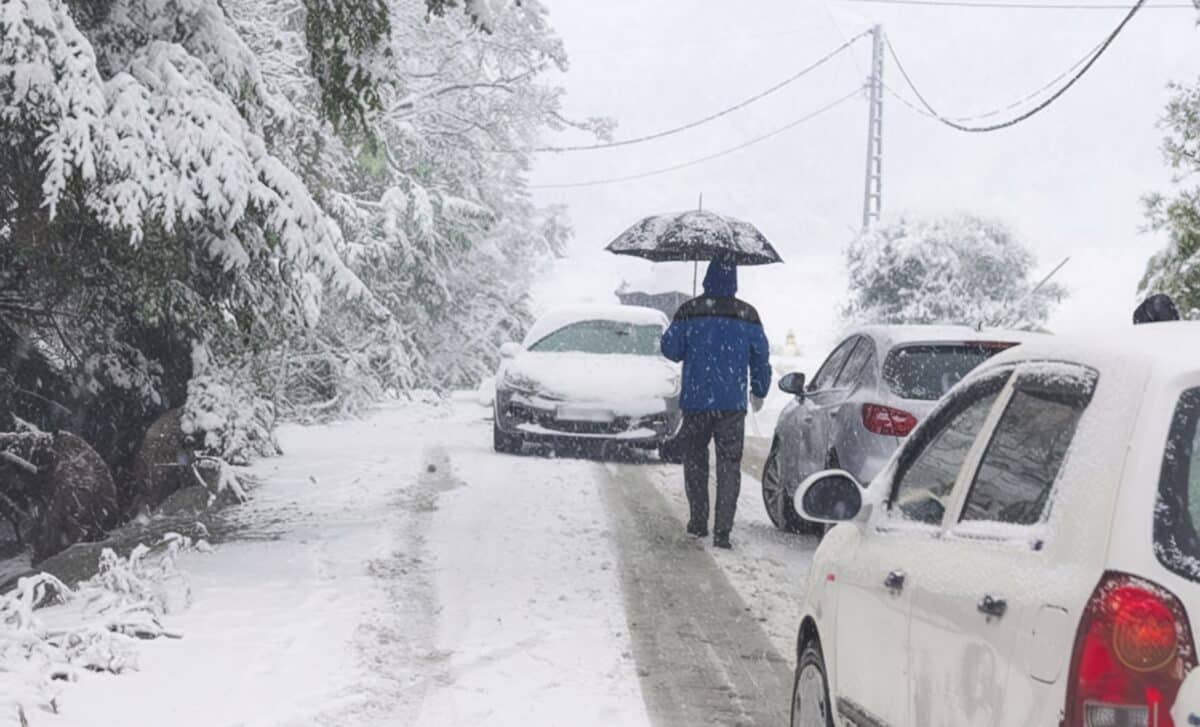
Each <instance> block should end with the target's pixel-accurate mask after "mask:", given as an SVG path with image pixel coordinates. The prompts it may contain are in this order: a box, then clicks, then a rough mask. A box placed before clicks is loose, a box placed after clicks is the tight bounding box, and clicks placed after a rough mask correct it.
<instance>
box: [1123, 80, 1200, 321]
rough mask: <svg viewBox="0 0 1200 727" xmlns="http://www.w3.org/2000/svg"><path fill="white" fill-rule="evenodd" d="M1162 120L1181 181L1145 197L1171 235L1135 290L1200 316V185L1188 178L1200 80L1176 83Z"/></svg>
mask: <svg viewBox="0 0 1200 727" xmlns="http://www.w3.org/2000/svg"><path fill="white" fill-rule="evenodd" d="M1173 88H1174V91H1175V97H1174V98H1172V99H1171V102H1170V103H1169V104H1168V105H1167V114H1166V117H1165V118H1164V120H1163V124H1164V126H1165V127H1166V128H1167V130H1168V136H1167V138H1166V140H1165V141H1164V142H1163V153H1164V155H1165V156H1166V159H1167V163H1168V164H1170V165H1171V168H1172V169H1174V170H1175V173H1176V176H1177V179H1178V181H1179V184H1178V186H1177V188H1176V189H1175V190H1174V192H1173V193H1172V194H1171V195H1169V196H1168V195H1163V194H1155V195H1151V196H1150V197H1149V198H1148V200H1147V207H1148V212H1149V216H1150V222H1151V226H1152V227H1153V228H1154V229H1156V230H1162V231H1165V232H1166V233H1167V234H1168V235H1169V238H1170V239H1169V242H1168V243H1167V247H1166V249H1164V250H1162V251H1160V252H1159V253H1158V254H1156V255H1155V256H1154V257H1152V258H1150V262H1149V263H1148V264H1147V266H1146V274H1145V276H1144V277H1143V278H1142V281H1141V284H1140V285H1139V286H1138V291H1139V293H1141V294H1142V295H1143V296H1145V295H1148V294H1151V293H1166V294H1168V295H1170V296H1171V297H1172V298H1173V299H1174V300H1175V303H1176V305H1177V306H1178V307H1179V312H1180V313H1181V314H1182V315H1183V317H1185V318H1191V319H1200V185H1196V184H1195V183H1194V182H1192V184H1191V185H1190V186H1188V184H1186V182H1188V181H1191V180H1193V179H1194V177H1195V175H1196V174H1197V172H1200V83H1198V84H1196V85H1193V86H1184V85H1182V84H1176V85H1174V86H1173Z"/></svg>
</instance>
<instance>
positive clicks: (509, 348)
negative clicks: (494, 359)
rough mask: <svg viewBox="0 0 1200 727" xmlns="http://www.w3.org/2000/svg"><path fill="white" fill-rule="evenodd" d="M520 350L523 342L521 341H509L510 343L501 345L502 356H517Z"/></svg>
mask: <svg viewBox="0 0 1200 727" xmlns="http://www.w3.org/2000/svg"><path fill="white" fill-rule="evenodd" d="M520 352H521V344H519V343H513V342H512V341H509V342H508V343H506V344H504V345H502V346H500V358H516V357H517V354H518V353H520Z"/></svg>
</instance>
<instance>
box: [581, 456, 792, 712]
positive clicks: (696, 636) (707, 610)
mask: <svg viewBox="0 0 1200 727" xmlns="http://www.w3.org/2000/svg"><path fill="white" fill-rule="evenodd" d="M606 470H607V472H606V475H601V478H600V479H601V480H602V482H603V485H602V493H603V498H604V503H605V507H606V509H607V510H608V514H609V519H610V521H611V525H612V530H613V532H614V533H615V535H616V544H617V553H618V562H619V565H620V576H621V585H622V590H623V591H624V595H625V602H626V615H627V618H628V621H629V630H630V634H631V635H632V637H633V648H634V656H635V658H636V660H637V664H638V674H639V676H640V677H641V682H642V694H643V697H644V698H645V701H646V707H647V710H648V712H649V713H650V717H651V719H652V720H653V721H654V723H655V725H657V726H658V727H676V726H678V727H684V726H691V725H702V724H712V725H723V726H731V727H733V726H735V727H764V726H766V725H771V726H772V727H780V726H782V725H785V724H787V722H788V719H789V715H788V707H789V703H790V695H791V688H792V674H791V670H790V668H789V667H788V664H787V662H786V661H785V660H784V659H783V658H782V657H780V656H779V654H778V653H777V652H776V651H775V648H774V647H773V646H772V644H771V642H770V639H768V638H767V635H766V633H765V632H764V631H763V629H762V626H761V625H760V624H759V622H758V621H757V620H756V619H755V618H754V617H753V616H752V615H751V613H750V611H749V609H747V607H746V605H745V603H744V602H743V601H742V599H741V597H740V596H739V595H738V593H737V591H736V590H735V589H734V588H733V586H731V585H730V583H729V581H728V579H727V578H726V577H725V574H724V572H723V571H722V570H721V569H720V567H719V566H718V565H717V563H716V562H715V561H714V560H713V558H712V555H711V554H709V552H708V551H707V549H706V548H707V545H706V542H707V541H697V540H696V539H694V538H693V537H692V536H690V535H687V534H685V533H684V527H683V523H681V522H680V521H679V520H678V519H676V518H675V516H674V515H673V514H672V512H671V509H670V506H669V505H668V503H667V501H666V500H665V499H664V497H663V495H662V493H661V492H659V491H658V489H657V488H656V487H655V485H654V483H653V482H651V481H650V478H649V477H648V474H647V470H646V469H645V468H644V467H638V466H629V465H625V466H611V467H608V468H606Z"/></svg>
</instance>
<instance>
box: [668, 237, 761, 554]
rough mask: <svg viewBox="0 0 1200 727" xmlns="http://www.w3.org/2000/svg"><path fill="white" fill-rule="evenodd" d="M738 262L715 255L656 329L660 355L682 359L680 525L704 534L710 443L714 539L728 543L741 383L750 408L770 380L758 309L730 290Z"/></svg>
mask: <svg viewBox="0 0 1200 727" xmlns="http://www.w3.org/2000/svg"><path fill="white" fill-rule="evenodd" d="M735 293H737V267H736V266H734V265H732V264H731V263H727V262H725V261H718V260H714V261H713V262H711V263H709V265H708V272H707V273H706V274H705V276H704V295H702V296H701V297H699V298H693V299H692V300H689V301H688V302H687V303H684V304H683V305H682V306H681V307H680V308H679V310H678V311H677V312H676V313H675V320H674V321H673V322H672V323H671V327H670V328H668V329H667V332H666V333H664V334H663V337H662V352H663V355H664V356H666V357H667V358H669V359H671V360H672V361H682V362H683V391H682V395H681V397H680V408H681V409H683V426H682V428H681V430H680V433H679V443H680V447H681V449H682V454H683V479H684V484H685V487H686V490H687V498H688V506H689V509H690V510H691V518H690V520H689V521H688V526H687V531H688V532H689V533H691V534H692V535H696V536H698V537H704V536H706V535H708V443H709V442H710V441H713V440H716V445H717V506H716V516H715V518H714V521H713V545H715V546H716V547H718V548H729V547H731V546H730V542H729V533H730V531H731V530H733V517H734V514H735V513H736V512H737V500H738V493H739V492H740V491H741V488H742V440H743V437H744V434H745V427H746V400H747V395H746V394H747V392H746V383H747V379H749V383H750V394H751V395H752V396H753V404H754V410H755V411H758V410H759V409H761V408H762V401H763V399H764V398H765V397H766V395H767V391H768V390H769V389H770V386H771V364H770V362H769V357H770V350H769V347H768V345H767V337H766V334H764V333H763V327H762V322H761V321H759V318H758V311H756V310H754V307H753V306H751V305H750V304H749V303H745V302H743V301H741V300H738V299H737V298H735V297H734V294H735Z"/></svg>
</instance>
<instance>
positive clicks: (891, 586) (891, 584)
mask: <svg viewBox="0 0 1200 727" xmlns="http://www.w3.org/2000/svg"><path fill="white" fill-rule="evenodd" d="M883 587H884V588H886V589H888V590H889V591H891V592H892V593H899V592H900V591H903V590H904V571H902V570H894V571H892V572H891V573H888V574H887V578H884V579H883Z"/></svg>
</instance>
